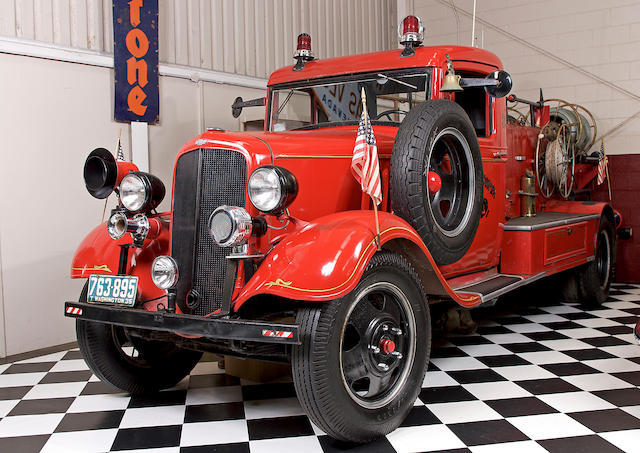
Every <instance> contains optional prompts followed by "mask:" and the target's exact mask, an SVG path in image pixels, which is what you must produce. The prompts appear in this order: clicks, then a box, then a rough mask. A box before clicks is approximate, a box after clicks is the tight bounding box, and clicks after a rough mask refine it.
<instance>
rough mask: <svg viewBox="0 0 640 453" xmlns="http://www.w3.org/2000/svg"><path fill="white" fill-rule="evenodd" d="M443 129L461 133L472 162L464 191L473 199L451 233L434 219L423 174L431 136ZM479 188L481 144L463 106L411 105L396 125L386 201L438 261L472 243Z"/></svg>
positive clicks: (436, 102)
mask: <svg viewBox="0 0 640 453" xmlns="http://www.w3.org/2000/svg"><path fill="white" fill-rule="evenodd" d="M446 128H454V129H456V130H457V131H459V133H460V135H462V137H464V139H465V140H466V142H467V145H468V147H469V150H470V155H471V159H470V160H468V165H473V171H472V175H473V178H474V181H473V186H472V187H470V188H469V191H470V193H472V194H473V197H474V199H473V202H472V206H471V207H470V215H469V217H468V223H467V225H466V227H465V228H464V229H463V230H462V231H461V232H460V234H458V235H456V236H447V235H445V234H444V233H443V232H442V231H441V230H440V228H439V227H438V226H437V224H436V223H435V220H434V219H433V217H432V214H431V208H430V205H429V195H428V186H427V177H426V175H427V172H428V167H429V159H430V157H431V153H432V151H433V147H434V141H435V139H436V137H437V136H438V134H439V133H440V132H441V131H442V130H444V129H446ZM425 134H426V135H425ZM407 161H409V162H407ZM414 186H417V187H419V194H416V193H415V189H414ZM482 191H483V169H482V156H481V152H480V145H479V143H478V138H477V136H476V133H475V129H474V128H473V125H472V124H471V121H470V120H469V117H468V116H467V114H466V112H465V111H464V109H463V108H462V107H460V106H459V105H458V104H456V103H454V102H452V101H449V100H444V99H432V100H428V101H425V102H423V103H422V104H419V105H418V106H416V107H414V108H413V109H412V110H411V111H410V112H409V114H408V115H407V117H406V118H405V120H404V121H403V122H402V124H401V125H400V129H399V130H398V135H397V136H396V141H395V143H394V147H393V153H392V156H391V202H392V206H393V209H394V211H396V213H397V214H398V215H399V216H400V217H402V218H404V219H405V220H407V221H408V222H409V223H410V224H411V226H413V227H414V228H415V229H416V231H417V232H418V234H419V235H420V236H421V238H422V240H423V241H424V242H425V245H427V248H428V249H429V251H430V252H431V253H432V255H433V257H434V259H435V261H436V262H437V263H438V264H440V265H445V264H452V263H454V262H456V261H458V260H459V259H460V258H462V256H464V254H465V253H466V251H467V250H468V249H469V247H470V246H471V243H472V242H473V239H474V238H475V234H476V231H477V228H478V225H479V223H480V217H481V214H482ZM418 195H419V198H418ZM466 207H467V205H466V204H465V206H464V207H462V209H465V210H466Z"/></svg>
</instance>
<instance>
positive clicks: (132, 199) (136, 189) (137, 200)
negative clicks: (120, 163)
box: [120, 173, 149, 212]
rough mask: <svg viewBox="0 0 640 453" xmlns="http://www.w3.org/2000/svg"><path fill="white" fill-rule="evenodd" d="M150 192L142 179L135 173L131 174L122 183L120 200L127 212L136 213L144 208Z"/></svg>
mask: <svg viewBox="0 0 640 453" xmlns="http://www.w3.org/2000/svg"><path fill="white" fill-rule="evenodd" d="M148 192H149V190H148V189H147V186H146V184H145V181H144V180H143V179H142V177H140V176H138V175H137V174H135V173H129V174H128V175H126V176H125V177H124V178H122V182H121V183H120V200H121V201H122V205H123V206H124V207H125V208H127V210H129V211H132V212H136V211H139V210H140V209H141V208H142V207H143V206H144V203H145V201H146V200H147V198H148V197H149V194H148Z"/></svg>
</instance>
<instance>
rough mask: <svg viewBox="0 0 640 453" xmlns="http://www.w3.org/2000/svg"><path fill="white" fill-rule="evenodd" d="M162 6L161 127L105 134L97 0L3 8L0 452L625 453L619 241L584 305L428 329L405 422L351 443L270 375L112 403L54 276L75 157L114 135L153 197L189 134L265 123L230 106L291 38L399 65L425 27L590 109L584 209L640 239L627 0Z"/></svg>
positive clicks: (508, 300)
mask: <svg viewBox="0 0 640 453" xmlns="http://www.w3.org/2000/svg"><path fill="white" fill-rule="evenodd" d="M158 3H159V15H158V17H159V24H158V30H159V46H158V47H159V69H158V72H159V80H160V82H159V86H160V88H159V90H160V112H161V113H160V121H159V123H158V124H155V125H149V126H145V127H140V126H139V125H133V127H132V126H131V125H129V124H126V123H119V122H116V121H114V119H113V95H114V92H113V91H114V88H113V28H112V23H113V17H112V2H111V1H110V0H69V1H67V0H50V1H49V0H6V1H3V2H1V3H0V67H2V68H3V69H4V70H3V71H0V86H2V87H3V88H4V89H3V107H2V108H0V123H2V124H3V125H4V127H3V134H2V138H3V143H4V152H2V153H0V191H1V192H2V194H3V195H2V197H0V208H1V209H2V212H4V213H5V215H3V216H0V451H20V452H28V451H47V452H50V451H61V452H70V451H81V452H89V451H96V452H102V451H127V450H129V451H141V450H145V451H163V452H178V451H180V452H204V451H219V452H227V451H228V452H243V451H246V452H249V451H251V452H262V451H265V452H268V451H278V450H281V449H283V448H286V449H292V450H295V451H298V450H300V451H309V452H312V451H318V452H321V451H324V452H333V451H376V452H387V451H388V452H418V451H451V452H454V451H455V452H462V451H471V452H474V453H475V452H486V451H507V450H509V451H512V450H514V449H515V450H517V451H550V452H556V451H558V452H560V451H567V450H568V451H594V452H608V451H612V452H613V451H627V452H632V451H640V441H639V440H640V389H639V388H638V386H639V385H640V346H638V345H637V344H636V342H635V339H634V335H633V326H634V325H635V324H636V322H637V321H638V316H639V315H640V245H639V244H638V239H637V238H636V237H635V235H633V234H632V235H631V237H630V238H628V239H624V240H620V241H619V242H618V256H617V267H616V280H615V283H613V285H612V287H611V291H610V293H609V298H608V300H607V301H606V302H605V303H604V304H603V306H602V307H600V308H598V309H585V308H583V307H581V306H580V305H578V304H576V303H569V302H566V301H563V300H561V299H560V298H559V296H558V294H557V291H556V288H555V287H552V285H551V284H550V283H549V282H546V283H545V282H540V283H539V284H535V285H534V286H532V287H530V288H528V289H526V290H524V291H522V292H520V293H515V294H514V295H512V296H510V297H505V298H504V300H503V299H501V300H500V301H499V302H498V303H497V304H496V305H495V306H493V307H488V308H481V309H478V310H473V311H471V316H472V318H473V321H469V320H468V319H467V318H466V317H465V319H466V322H465V320H463V321H462V322H458V323H455V322H454V324H455V325H454V326H453V327H451V326H449V327H448V328H447V326H446V321H444V320H443V319H444V318H438V319H436V317H434V321H436V320H437V321H439V322H440V324H436V327H437V328H436V330H435V331H434V339H433V345H432V352H431V360H430V365H429V369H428V372H427V374H426V377H425V380H424V384H423V388H422V391H421V392H420V395H419V398H418V400H417V401H416V402H415V405H414V407H413V409H412V410H411V412H410V414H409V416H408V417H407V418H406V419H405V421H404V422H403V423H402V424H401V426H400V428H398V429H397V430H395V431H394V432H392V433H391V434H389V435H387V436H386V437H384V438H382V439H380V440H377V441H375V442H373V443H370V444H366V445H362V446H354V445H348V444H343V443H340V442H337V441H335V440H333V439H332V438H330V437H329V436H327V435H326V434H325V433H323V432H322V431H321V430H320V429H319V428H317V427H316V426H315V425H314V424H312V423H311V422H310V421H309V419H308V417H307V416H306V415H304V412H303V411H302V409H301V407H300V405H299V403H298V400H297V398H296V393H295V390H294V386H293V383H292V382H291V377H290V376H288V375H287V371H286V370H284V371H283V370H282V369H278V370H276V371H274V375H277V376H275V377H276V379H275V380H269V379H267V376H266V375H262V376H259V375H258V373H257V372H256V374H254V376H255V378H256V379H258V378H259V377H262V380H263V381H265V382H257V381H255V380H250V379H247V378H246V377H247V376H249V375H248V374H246V373H248V371H247V370H246V369H244V370H243V371H242V373H245V374H244V376H245V377H244V378H241V377H237V376H232V375H231V372H232V371H231V370H229V364H227V370H226V371H227V373H225V369H223V368H221V366H222V363H221V362H219V360H218V358H217V357H215V356H211V355H205V358H204V359H203V360H202V361H201V362H200V363H199V364H198V365H197V366H196V368H195V369H194V370H193V371H192V373H191V374H190V376H188V377H187V378H185V379H184V380H183V381H181V382H180V383H179V384H178V385H177V386H176V387H175V388H172V389H169V390H165V391H163V392H161V393H159V394H158V395H153V396H131V395H128V394H124V393H119V392H117V391H116V390H114V389H112V388H111V387H109V386H108V385H106V384H104V383H102V382H101V381H100V380H99V379H98V378H97V377H96V376H95V375H93V373H92V372H91V371H90V370H89V368H88V367H87V365H86V364H85V362H84V360H83V358H82V355H81V353H80V352H79V350H78V347H77V344H76V343H75V329H74V322H73V320H71V319H69V318H65V317H64V316H63V305H64V301H71V300H77V298H78V295H79V294H80V292H81V290H82V286H83V284H84V282H83V281H79V280H72V279H70V278H69V268H70V263H71V260H72V257H73V254H74V252H75V250H76V247H77V245H78V244H79V243H80V242H81V241H82V239H83V238H84V236H85V235H86V233H87V232H89V231H91V230H92V229H93V228H95V226H96V225H97V224H98V222H99V220H100V219H101V217H102V216H103V210H104V203H103V202H101V201H100V200H95V199H93V198H91V197H90V196H89V195H88V194H87V192H86V189H85V187H84V182H83V180H82V170H83V165H84V162H85V158H86V156H87V154H88V153H89V151H91V150H92V149H94V148H96V147H105V148H107V149H114V147H115V144H116V140H117V137H118V135H119V134H121V137H122V143H123V150H124V153H125V155H126V156H127V157H129V156H132V157H133V159H134V161H136V162H137V163H138V165H139V167H140V169H141V170H148V171H150V172H152V173H153V174H155V175H157V176H159V177H160V178H161V179H162V180H163V181H164V183H165V186H166V187H168V188H169V187H171V183H172V175H173V164H174V162H175V156H176V153H177V151H178V150H179V149H180V147H181V146H182V145H183V144H184V143H185V142H186V141H187V140H190V139H191V138H192V137H194V136H196V135H198V134H200V133H202V132H204V131H205V130H206V128H209V127H220V128H223V129H228V130H252V129H256V128H258V129H261V128H262V126H263V122H264V117H265V111H264V108H254V109H248V108H247V109H244V110H243V111H242V113H241V114H240V116H239V117H238V118H234V117H233V116H232V114H231V109H230V106H231V104H232V103H233V102H234V99H235V98H236V97H237V96H242V97H243V98H244V99H252V98H256V97H260V96H263V95H264V92H265V88H266V85H267V80H268V77H269V74H270V73H271V72H272V71H274V70H275V69H277V68H279V67H282V66H285V65H290V64H293V63H294V61H293V59H292V55H293V54H294V51H295V47H296V37H297V36H298V34H299V33H302V32H308V33H309V34H310V35H311V37H312V40H313V41H312V42H313V49H314V53H315V54H316V55H317V56H318V57H319V58H330V57H334V56H343V55H352V54H358V53H366V52H373V51H378V50H388V49H397V48H399V45H398V37H397V34H398V29H397V27H398V25H397V24H398V22H399V21H400V20H402V18H404V17H405V16H407V15H408V14H414V15H416V16H418V17H420V18H421V19H422V22H423V23H424V25H425V36H424V45H425V46H438V45H463V46H468V45H471V44H472V43H473V45H474V46H476V47H480V48H483V49H486V50H489V51H491V52H493V53H495V54H496V55H497V56H498V57H499V58H500V59H501V60H502V63H503V65H504V67H505V69H506V70H508V71H509V73H510V74H511V76H512V78H513V81H514V86H513V90H512V92H513V93H517V95H518V96H519V97H521V98H526V99H537V98H538V97H539V90H540V88H542V89H543V90H544V95H545V97H546V98H548V99H550V98H562V99H566V100H569V101H571V102H576V103H579V104H581V105H584V106H586V107H587V108H588V109H589V111H590V112H592V113H593V115H594V117H595V119H596V120H597V125H598V131H599V136H602V135H604V136H605V137H606V138H605V144H606V152H607V156H608V158H609V178H608V182H607V183H604V184H601V185H598V186H597V187H596V190H595V191H594V192H593V193H592V195H591V196H592V199H593V200H596V201H609V190H608V184H610V190H611V202H612V204H613V206H614V207H615V208H616V209H618V210H619V211H620V213H621V215H622V218H623V226H624V227H626V228H629V229H630V230H631V231H633V230H635V231H640V210H639V209H638V207H639V204H638V201H637V196H636V194H637V193H638V191H639V190H640V153H639V152H638V149H637V143H638V140H639V139H640V128H639V124H640V123H639V118H640V76H639V75H638V74H640V58H639V55H640V2H638V1H632V0H613V1H611V2H606V3H605V2H601V1H595V0H586V1H585V0H580V1H578V0H566V1H563V2H553V1H551V0H544V1H539V2H531V1H526V0H477V1H474V0H397V1H395V0H356V1H351V0H300V1H298V0H264V1H263V0H199V1H198V0H188V1H183V0H159V2H158ZM474 5H475V8H476V17H475V22H474V21H473V20H472V17H473V11H474ZM472 30H473V31H472ZM472 34H473V39H472ZM110 202H111V203H113V200H110ZM170 203H171V197H170V196H167V197H166V198H165V200H164V201H163V203H162V204H161V205H160V207H159V210H169V209H170ZM111 207H112V206H111V205H110V206H109V208H111ZM442 316H445V314H444V313H442ZM236 365H237V364H236ZM231 366H233V365H231ZM241 368H242V366H241ZM244 368H248V367H244ZM285 368H286V367H285ZM263 372H264V371H263ZM264 373H266V372H264ZM235 374H241V373H235ZM274 375H272V376H268V377H270V378H273V377H274Z"/></svg>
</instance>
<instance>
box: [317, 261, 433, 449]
mask: <svg viewBox="0 0 640 453" xmlns="http://www.w3.org/2000/svg"><path fill="white" fill-rule="evenodd" d="M380 281H387V282H392V283H393V284H394V285H395V286H397V287H398V289H400V291H402V292H403V293H404V295H405V296H406V297H407V299H408V301H409V303H410V305H411V308H412V310H413V314H414V317H415V323H416V326H415V343H416V345H415V354H414V358H413V363H412V365H411V371H410V372H409V375H408V377H407V380H406V382H405V384H404V388H403V389H402V390H401V391H400V392H398V394H397V395H396V397H395V398H394V399H393V400H392V401H390V402H389V403H387V404H386V405H385V406H383V407H381V408H377V409H367V408H364V407H362V406H360V405H359V404H358V403H357V402H355V401H354V400H353V399H352V397H351V395H350V394H349V391H348V390H347V389H346V387H345V385H344V383H343V377H342V372H341V368H340V366H341V364H340V350H341V345H342V334H343V331H344V328H345V325H346V321H347V315H348V313H349V312H350V309H351V307H352V306H353V305H354V303H355V302H356V300H357V296H358V295H359V294H360V293H361V292H362V291H363V290H365V289H366V288H367V287H369V286H370V285H372V284H375V283H378V282H380ZM423 301H424V296H423V295H422V294H421V293H420V289H419V288H416V287H415V285H414V284H413V282H412V281H411V279H410V278H409V277H408V276H407V275H406V274H403V273H402V272H401V271H400V269H395V268H393V267H391V266H382V267H380V268H377V269H376V271H375V272H372V273H370V274H369V275H366V276H365V277H364V278H363V279H362V280H361V281H360V283H359V284H358V286H357V287H356V289H355V290H354V291H352V292H351V293H350V294H349V295H348V296H345V297H344V298H341V299H339V300H336V301H334V302H332V303H331V304H330V305H331V306H327V307H325V308H328V310H323V313H322V314H321V315H320V318H321V319H320V320H319V324H322V318H325V317H327V316H328V317H330V318H331V319H332V320H333V322H332V323H331V324H330V327H329V329H330V332H332V334H331V335H330V336H329V341H328V344H327V345H326V349H325V357H323V359H324V360H322V362H324V363H325V364H326V370H325V372H326V373H329V379H328V380H327V383H328V385H327V387H328V388H327V389H326V391H328V392H329V394H331V395H332V399H333V400H334V404H335V405H336V406H337V407H338V411H339V413H340V416H341V417H342V418H343V419H344V420H349V421H351V422H352V421H354V420H359V421H362V422H363V423H362V426H361V427H360V428H361V430H362V431H364V432H367V433H369V434H368V437H369V438H372V437H376V436H377V435H379V434H378V433H380V432H390V431H391V430H393V429H395V428H396V427H397V425H398V424H399V423H400V422H401V421H402V420H403V419H404V417H405V416H406V414H407V413H408V411H409V410H410V409H411V407H412V405H413V402H414V401H415V399H416V398H417V396H418V393H419V391H420V388H421V387H422V381H423V380H424V374H425V372H426V363H427V361H428V356H429V352H430V351H429V348H430V341H431V329H430V319H429V313H428V307H427V306H426V304H425V303H424V302H423ZM311 341H313V340H311ZM314 349H315V348H314ZM316 363H317V362H316ZM322 366H324V365H322ZM319 371H321V370H320V369H317V370H316V372H319ZM365 437H366V436H365Z"/></svg>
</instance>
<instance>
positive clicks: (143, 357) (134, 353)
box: [111, 326, 173, 368]
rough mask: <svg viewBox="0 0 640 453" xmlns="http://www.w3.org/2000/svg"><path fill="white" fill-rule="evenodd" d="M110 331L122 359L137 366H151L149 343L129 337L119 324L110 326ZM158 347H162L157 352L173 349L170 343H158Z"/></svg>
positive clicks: (168, 351)
mask: <svg viewBox="0 0 640 453" xmlns="http://www.w3.org/2000/svg"><path fill="white" fill-rule="evenodd" d="M111 332H112V336H113V343H114V346H115V347H116V350H117V351H118V353H119V354H120V356H121V357H122V359H124V360H125V361H126V362H128V363H129V364H131V365H134V366H136V367H138V368H151V367H152V366H153V364H152V363H151V361H150V357H148V352H149V349H150V345H148V344H146V342H145V341H144V340H142V339H140V338H137V337H131V336H130V335H129V334H128V333H127V331H126V329H125V328H124V327H120V326H112V328H111ZM158 347H159V348H162V351H160V350H158V351H157V352H158V353H159V354H163V353H164V352H166V353H167V354H169V353H170V352H171V349H173V348H172V347H171V346H170V345H166V346H165V345H161V344H160V343H158ZM145 350H146V351H145ZM167 357H168V356H167Z"/></svg>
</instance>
